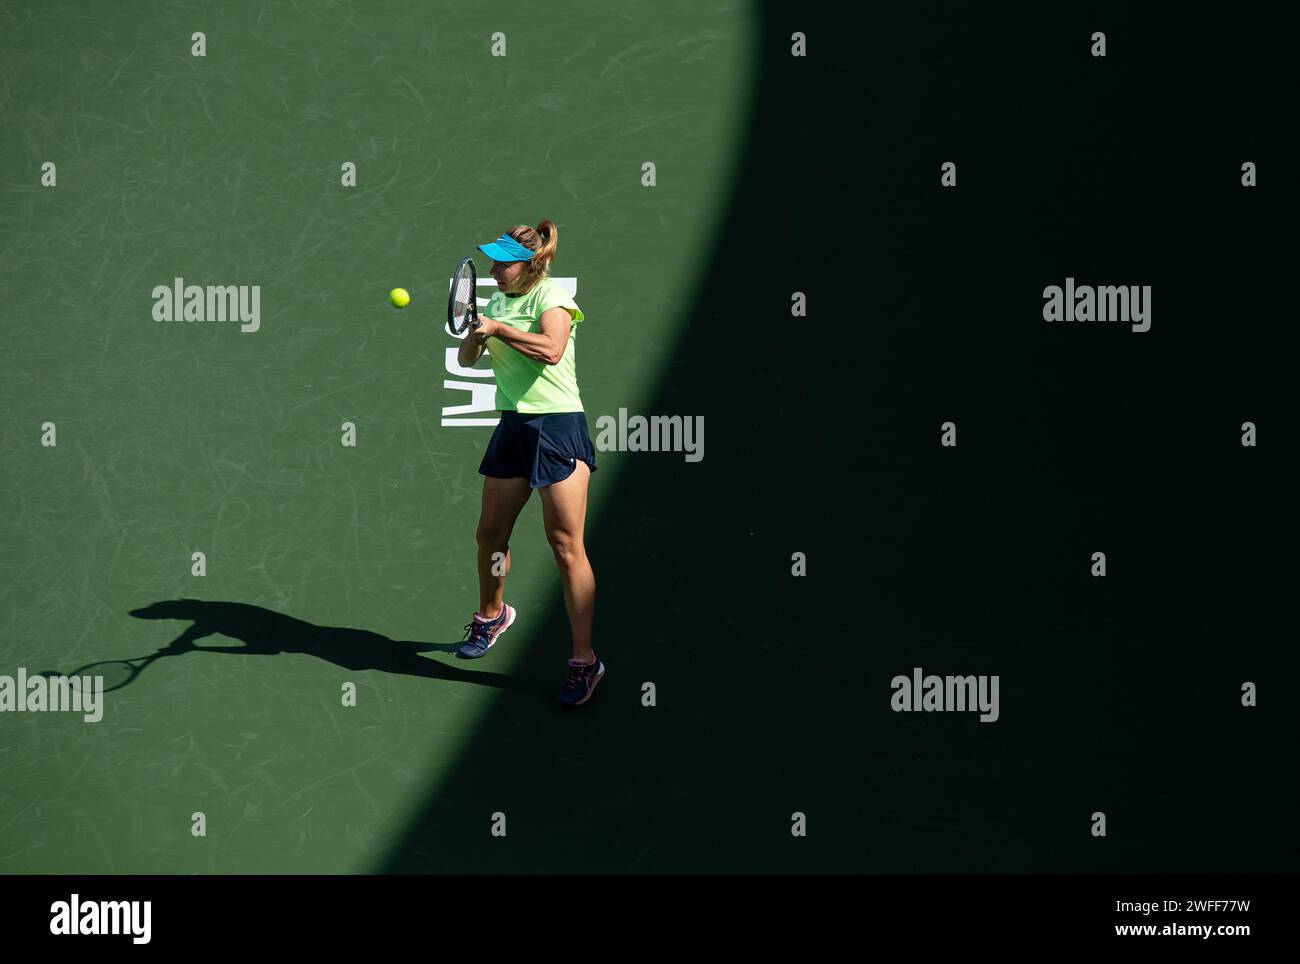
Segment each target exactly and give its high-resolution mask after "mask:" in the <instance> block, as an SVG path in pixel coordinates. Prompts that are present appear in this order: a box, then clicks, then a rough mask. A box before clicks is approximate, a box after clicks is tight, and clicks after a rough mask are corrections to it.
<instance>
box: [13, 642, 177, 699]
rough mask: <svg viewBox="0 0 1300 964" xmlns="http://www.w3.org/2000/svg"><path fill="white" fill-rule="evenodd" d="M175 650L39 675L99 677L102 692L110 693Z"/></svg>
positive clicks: (104, 661) (163, 650) (47, 671)
mask: <svg viewBox="0 0 1300 964" xmlns="http://www.w3.org/2000/svg"><path fill="white" fill-rule="evenodd" d="M175 654H176V650H174V649H172V648H170V647H167V648H164V649H160V650H158V651H157V652H156V653H150V654H149V655H148V656H137V657H136V658H134V659H104V660H100V661H99V662H97V663H87V664H86V665H85V666H82V667H80V668H79V669H74V670H73V671H72V672H70V673H59V672H56V671H54V670H46V671H44V672H43V673H39V674H38V675H40V676H45V677H50V676H69V677H71V676H101V677H103V679H104V692H105V693H111V692H112V691H113V690H120V689H121V688H122V687H124V686H126V685H127V684H128V683H131V682H133V681H134V680H135V678H136V677H137V676H139V675H140V674H141V673H142V672H144V668H145V667H146V666H148V665H149V664H150V663H152V662H153V661H154V660H156V659H159V658H160V657H163V656H172V655H175Z"/></svg>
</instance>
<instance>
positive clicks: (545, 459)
mask: <svg viewBox="0 0 1300 964" xmlns="http://www.w3.org/2000/svg"><path fill="white" fill-rule="evenodd" d="M579 461H582V462H586V463H587V467H588V468H589V469H591V471H593V472H595V471H596V447H595V446H594V445H593V444H592V443H591V436H590V434H588V431H587V413H586V412H551V413H547V414H545V415H524V414H521V413H519V412H502V413H501V421H500V422H498V423H497V427H496V431H494V432H493V433H492V438H491V439H489V440H488V446H487V452H486V454H484V456H483V464H481V465H480V466H479V467H478V471H479V475H487V476H491V477H492V478H494V479H521V478H522V479H527V480H528V486H529V488H533V489H538V488H541V487H542V486H544V485H550V484H551V483H553V482H563V481H564V480H565V479H567V478H568V477H569V476H570V475H572V474H573V470H574V467H575V466H576V465H577V464H578V462H579Z"/></svg>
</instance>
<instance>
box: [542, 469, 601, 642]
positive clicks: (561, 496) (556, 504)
mask: <svg viewBox="0 0 1300 964" xmlns="http://www.w3.org/2000/svg"><path fill="white" fill-rule="evenodd" d="M590 478H591V469H589V468H588V467H587V463H585V462H581V461H580V462H578V463H577V468H575V469H574V470H573V474H572V475H570V476H569V477H568V478H567V479H565V480H564V481H563V482H553V483H552V484H550V485H546V486H543V487H542V488H540V489H538V492H539V493H540V494H541V497H542V519H543V520H544V522H545V524H546V541H547V542H549V543H550V544H551V551H552V552H553V553H554V554H555V564H556V566H557V567H559V570H560V577H561V579H562V580H563V582H564V608H565V609H566V610H568V613H569V623H570V625H571V626H572V627H573V658H574V659H580V660H582V661H583V662H585V663H590V662H591V661H592V659H593V654H592V651H591V623H592V616H593V614H594V612H595V608H596V575H595V573H593V572H592V570H591V563H590V562H589V561H588V559H587V549H586V546H585V545H583V541H582V540H583V529H584V527H585V524H586V518H587V481H588V479H590Z"/></svg>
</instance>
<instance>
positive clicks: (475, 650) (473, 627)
mask: <svg viewBox="0 0 1300 964" xmlns="http://www.w3.org/2000/svg"><path fill="white" fill-rule="evenodd" d="M514 621H515V611H514V609H513V608H511V607H510V606H507V605H506V604H505V603H502V604H501V612H499V613H497V616H496V619H484V618H483V617H482V616H480V615H479V614H478V613H475V614H474V618H473V619H472V620H470V622H469V625H467V626H466V627H465V645H464V646H462V647H461V648H460V652H459V653H457V654H456V655H457V656H459V657H460V658H461V659H478V658H479V657H480V656H483V655H484V654H486V653H487V651H488V650H489V649H491V648H492V646H493V644H494V643H496V641H497V639H498V638H499V637H500V635H501V634H502V633H504V632H505V631H506V630H507V629H509V628H510V624H511V623H513V622H514Z"/></svg>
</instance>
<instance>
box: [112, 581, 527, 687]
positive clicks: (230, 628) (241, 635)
mask: <svg viewBox="0 0 1300 964" xmlns="http://www.w3.org/2000/svg"><path fill="white" fill-rule="evenodd" d="M130 615H132V616H135V617H136V618H137V619H180V620H189V621H190V622H191V623H192V624H193V625H191V626H190V627H188V628H187V629H185V630H184V631H183V632H182V633H181V634H180V635H179V636H178V637H177V638H176V639H174V640H172V642H171V643H169V644H168V645H167V646H164V647H162V648H161V649H160V650H158V652H156V653H154V654H152V657H150V659H151V660H152V659H156V658H159V657H164V656H179V655H182V654H184V653H192V652H200V653H229V654H237V655H242V656H279V655H282V654H285V653H306V654H308V655H311V656H316V657H318V658H320V659H323V660H325V661H326V662H330V663H333V664H334V665H335V666H339V667H342V668H343V669H347V670H354V671H360V670H378V671H380V672H383V673H395V674H399V675H402V676H418V677H422V678H424V679H440V680H448V681H451V682H457V683H474V684H477V685H479V686H495V687H498V688H500V689H516V690H531V689H533V687H532V686H530V685H529V684H528V683H526V682H525V681H523V680H519V679H516V678H514V677H511V676H504V675H502V674H500V673H488V672H480V671H475V670H462V669H456V668H453V667H451V666H447V665H445V664H443V663H440V662H438V661H437V660H432V659H427V658H425V657H424V656H422V655H421V654H422V653H429V652H443V653H454V652H456V651H457V650H459V649H460V647H461V643H459V642H456V643H421V642H407V641H399V640H393V639H389V638H388V637H387V636H381V635H380V634H379V633H375V632H371V631H370V630H367V629H347V628H343V627H337V626H317V625H314V624H313V623H309V622H307V621H306V620H302V619H295V618H294V617H293V616H286V615H284V614H283V613H277V612H274V611H272V610H270V609H263V608H262V607H261V606H253V605H250V604H248V603H237V602H206V601H204V600H200V599H173V600H167V601H165V602H156V603H152V604H151V605H148V606H144V607H142V608H140V609H133V610H131V612H130ZM216 635H220V636H226V637H229V638H230V639H235V640H239V642H240V643H242V644H243V645H240V646H200V645H198V644H197V640H200V639H204V638H206V637H208V636H216Z"/></svg>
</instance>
